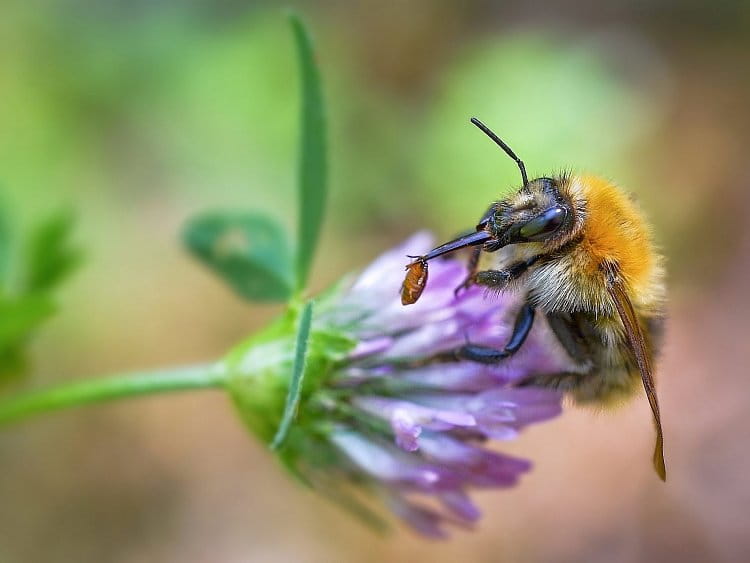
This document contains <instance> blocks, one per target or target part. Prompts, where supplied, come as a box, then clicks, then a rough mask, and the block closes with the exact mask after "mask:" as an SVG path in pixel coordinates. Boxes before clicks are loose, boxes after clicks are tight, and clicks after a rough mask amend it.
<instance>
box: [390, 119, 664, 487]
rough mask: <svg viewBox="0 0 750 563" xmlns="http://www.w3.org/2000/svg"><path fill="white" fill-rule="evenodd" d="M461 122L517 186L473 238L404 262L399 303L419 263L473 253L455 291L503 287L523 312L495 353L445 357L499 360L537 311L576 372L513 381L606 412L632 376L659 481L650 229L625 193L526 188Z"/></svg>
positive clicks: (605, 185)
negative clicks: (645, 406) (641, 394)
mask: <svg viewBox="0 0 750 563" xmlns="http://www.w3.org/2000/svg"><path fill="white" fill-rule="evenodd" d="M471 121H472V123H473V124H474V125H476V126H477V127H479V129H481V130H482V131H483V132H484V133H485V134H486V135H487V136H489V137H490V138H491V139H492V140H493V141H494V142H495V143H496V144H497V145H499V146H500V148H502V149H503V150H504V151H505V153H506V154H507V155H508V156H509V157H510V158H512V159H513V160H514V161H515V162H516V164H517V165H518V168H519V170H520V172H521V178H522V181H523V185H522V187H521V188H520V189H519V190H518V191H517V192H516V193H514V194H512V195H511V196H509V197H507V198H506V199H503V200H500V201H496V202H494V203H493V204H492V205H490V207H489V209H488V210H487V212H486V213H485V214H484V215H483V216H482V218H481V220H480V221H479V223H478V224H477V226H476V230H475V231H474V232H472V233H470V234H468V235H466V236H463V237H459V238H457V239H455V240H453V241H450V242H448V243H445V244H443V245H441V246H439V247H437V248H435V249H434V250H432V251H430V252H429V253H427V254H426V255H424V256H420V257H416V261H415V262H412V264H410V265H409V266H407V270H408V271H409V274H411V278H410V279H409V280H408V281H409V283H405V284H404V287H403V290H402V301H403V302H404V304H409V303H413V302H415V301H416V300H417V299H418V298H419V296H420V295H421V290H422V288H423V286H424V284H425V283H426V281H427V262H428V261H429V260H431V259H433V258H435V257H437V256H441V255H443V254H446V253H448V252H452V251H455V250H458V249H459V248H464V247H473V254H472V256H471V259H470V260H469V275H468V277H467V279H466V281H465V282H464V283H463V284H462V285H461V286H459V287H458V288H456V291H461V290H462V289H465V288H467V287H469V286H471V285H474V284H477V285H480V286H484V287H486V288H488V290H490V291H504V290H507V289H511V290H515V291H518V292H520V293H521V294H522V295H524V304H523V306H522V307H521V308H520V310H519V312H518V316H517V318H516V321H515V324H514V328H513V331H512V334H511V336H510V338H509V340H508V342H507V344H506V345H505V347H504V348H502V349H495V348H490V347H485V346H478V345H473V344H470V343H468V344H466V345H465V346H463V347H461V348H459V349H457V350H455V351H453V352H452V353H451V354H452V356H453V357H454V358H459V359H465V360H471V361H474V362H480V363H485V364H492V363H497V362H500V361H502V360H504V359H505V358H508V357H509V356H511V355H512V354H514V353H515V352H516V351H518V350H519V349H520V348H521V347H522V346H523V343H524V340H525V339H526V337H527V336H528V334H529V332H530V331H531V328H532V326H533V324H534V318H535V317H536V316H537V315H544V316H545V317H546V318H547V321H548V323H549V325H550V327H551V328H552V330H553V332H554V334H555V335H556V336H557V338H558V339H559V341H560V343H561V344H562V345H563V347H564V348H565V349H566V350H567V352H568V354H569V355H570V357H571V358H572V359H573V360H574V362H575V366H576V368H575V369H574V370H571V371H570V372H568V373H556V374H547V375H537V376H533V377H531V378H530V379H528V380H526V381H524V383H523V384H525V385H535V386H541V387H547V388H552V389H559V390H561V391H564V392H566V393H567V394H568V395H570V396H572V398H573V399H574V400H575V401H576V402H577V403H589V404H591V403H593V404H611V403H614V402H617V401H619V400H621V399H623V398H627V397H630V396H632V395H633V394H634V393H635V392H636V390H637V388H638V382H639V380H640V381H641V382H642V384H643V388H644V389H645V392H646V397H647V398H648V402H649V404H650V407H651V411H652V413H653V420H654V426H655V429H656V442H655V447H654V454H653V464H654V468H655V470H656V472H657V474H658V475H659V477H661V479H662V480H665V479H666V467H665V463H664V452H663V449H664V439H663V433H662V426H661V416H660V412H659V403H658V401H657V396H656V389H655V386H654V379H653V359H654V354H655V353H656V349H657V346H658V341H659V335H660V333H661V328H662V325H663V319H664V302H665V285H664V269H663V265H662V262H663V260H662V257H661V256H660V254H659V253H658V251H657V249H656V248H655V246H654V243H653V239H652V234H651V229H650V227H649V224H648V222H647V221H646V219H645V218H644V216H643V214H642V213H641V211H640V210H639V209H638V207H637V205H636V204H635V202H634V201H633V200H632V199H631V198H630V197H629V196H628V195H627V194H626V193H625V192H623V191H622V190H621V189H620V188H618V187H617V186H615V185H614V184H612V183H611V182H609V181H607V180H604V179H602V178H599V177H596V176H591V175H585V174H583V175H578V174H562V175H559V176H553V177H541V178H537V179H535V180H532V181H529V180H528V178H527V175H526V168H525V166H524V163H523V162H522V161H521V160H520V159H519V158H518V157H517V156H516V154H515V153H514V152H513V151H512V150H511V149H510V147H509V146H508V145H506V144H505V143H504V142H503V141H502V140H501V139H500V138H499V137H498V136H497V135H495V133H493V132H492V131H491V130H490V129H489V128H488V127H487V126H486V125H484V124H483V123H482V122H481V121H479V120H478V119H476V118H472V120H471ZM410 268H411V269H410ZM415 270H418V272H415ZM416 273H419V274H421V275H420V276H417V275H416ZM407 277H408V276H407Z"/></svg>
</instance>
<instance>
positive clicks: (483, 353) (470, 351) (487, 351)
mask: <svg viewBox="0 0 750 563" xmlns="http://www.w3.org/2000/svg"><path fill="white" fill-rule="evenodd" d="M532 326H534V308H533V307H532V306H531V305H529V304H528V303H526V304H525V305H524V306H523V307H521V310H520V311H519V312H518V316H517V317H516V322H515V324H514V325H513V332H512V333H511V335H510V340H508V343H507V344H506V345H505V347H504V348H503V349H502V350H499V349H497V348H492V347H489V346H478V345H475V344H467V345H466V346H463V347H461V348H459V349H458V350H456V357H457V358H459V359H462V360H471V361H473V362H478V363H480V364H496V363H498V362H499V361H501V360H504V359H505V358H507V357H509V356H512V355H513V354H515V353H516V352H518V350H519V349H520V348H521V346H522V345H523V343H524V341H525V340H526V337H527V336H528V335H529V332H531V327H532Z"/></svg>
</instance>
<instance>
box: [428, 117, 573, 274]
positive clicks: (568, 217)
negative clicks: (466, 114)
mask: <svg viewBox="0 0 750 563" xmlns="http://www.w3.org/2000/svg"><path fill="white" fill-rule="evenodd" d="M471 122H472V123H473V124H474V125H476V126H477V127H478V128H479V129H481V130H482V131H483V132H484V133H485V134H486V135H487V136H488V137H489V138H490V139H492V140H493V141H494V142H495V143H497V145H498V146H499V147H500V148H501V149H503V151H505V153H506V154H507V155H508V156H509V157H510V158H512V159H513V160H514V161H515V162H516V164H517V165H518V169H519V170H520V171H521V179H522V180H523V186H522V187H521V189H520V190H518V192H516V193H515V194H513V195H512V196H510V197H508V198H506V199H504V200H501V201H498V202H495V203H494V204H492V206H490V208H489V210H488V211H487V213H485V215H484V216H483V217H482V219H481V220H480V221H479V224H478V225H477V227H476V232H475V233H471V234H469V235H466V236H463V237H460V238H458V239H455V240H452V241H450V242H447V243H445V244H443V245H441V246H439V247H437V248H435V249H433V250H432V251H430V252H429V253H427V254H426V255H425V256H423V257H422V258H423V259H425V260H430V259H432V258H436V257H437V256H441V255H443V254H445V253H447V252H453V251H454V250H458V249H459V248H464V247H467V246H478V245H482V249H483V250H484V251H486V252H494V251H496V250H499V249H500V248H503V247H504V246H508V245H510V244H522V243H536V244H539V245H541V246H542V247H543V248H544V249H545V251H546V252H552V251H554V250H556V249H558V248H560V247H562V246H563V245H564V244H565V243H567V242H568V241H570V240H573V239H574V238H575V237H576V236H577V235H578V234H579V233H580V232H581V229H582V226H583V220H584V218H585V215H586V214H585V203H583V202H582V201H581V200H575V198H573V197H572V196H571V193H570V189H569V188H570V177H569V176H567V175H561V176H559V177H556V178H547V177H542V178H537V179H536V180H532V181H529V179H528V177H527V176H526V167H525V165H524V163H523V161H522V160H521V159H520V158H518V157H517V156H516V153H514V152H513V150H512V149H511V148H510V147H509V146H508V145H506V144H505V142H503V140H502V139H500V137H498V136H497V135H496V134H495V133H494V132H493V131H492V130H491V129H489V128H488V127H487V126H486V125H485V124H484V123H482V122H481V121H479V120H478V119H477V118H476V117H472V118H471Z"/></svg>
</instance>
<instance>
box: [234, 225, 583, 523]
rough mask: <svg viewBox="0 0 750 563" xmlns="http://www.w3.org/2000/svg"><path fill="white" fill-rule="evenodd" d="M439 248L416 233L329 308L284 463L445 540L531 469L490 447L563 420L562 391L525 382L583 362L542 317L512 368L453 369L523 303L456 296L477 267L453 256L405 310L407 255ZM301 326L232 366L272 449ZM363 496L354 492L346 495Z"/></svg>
mask: <svg viewBox="0 0 750 563" xmlns="http://www.w3.org/2000/svg"><path fill="white" fill-rule="evenodd" d="M430 246H431V238H430V237H429V235H427V234H423V233H420V234H417V235H415V236H414V237H412V238H411V239H409V240H408V241H407V242H406V243H404V245H403V246H401V247H398V248H396V249H393V250H391V251H389V252H387V253H385V254H383V255H382V256H380V257H379V258H378V259H376V260H375V261H374V262H373V263H372V264H371V265H370V266H369V267H367V268H366V269H365V270H364V271H363V272H362V273H361V274H360V275H359V276H358V277H357V278H356V279H355V280H354V281H353V282H350V283H348V284H347V283H345V284H342V285H340V286H339V287H337V288H334V289H333V290H331V291H330V292H328V293H327V294H326V295H324V296H322V297H321V298H320V299H319V300H318V301H317V304H316V312H315V316H314V320H313V325H312V331H311V334H310V345H309V348H310V353H309V355H308V367H307V373H308V375H307V376H306V378H305V383H304V386H303V392H302V400H301V403H300V406H299V411H298V415H297V419H296V420H295V423H294V425H293V426H292V428H291V430H290V431H289V435H288V437H287V438H286V440H285V443H284V446H283V448H281V450H280V451H279V454H280V457H281V459H282V460H283V461H284V462H285V463H286V464H287V465H288V466H289V467H290V468H291V469H292V470H293V471H294V472H295V473H296V474H297V475H299V476H300V477H301V478H302V479H303V480H305V481H306V482H308V483H309V484H311V485H313V486H315V487H317V488H319V489H321V490H323V491H324V492H326V493H328V494H329V495H331V496H333V497H335V498H338V499H343V498H345V499H346V504H347V505H349V506H357V507H358V510H359V509H360V508H362V507H361V505H360V504H359V503H358V501H355V500H354V498H356V495H357V494H358V493H357V491H362V490H369V491H372V492H374V493H375V494H376V495H377V496H378V497H379V498H380V499H382V501H383V502H384V503H385V504H386V505H387V506H388V507H389V508H390V510H391V511H392V512H393V513H395V514H396V515H397V516H399V517H400V518H401V519H403V520H404V521H405V522H407V523H408V524H410V525H411V527H412V528H414V529H415V530H417V531H418V532H420V533H421V534H423V535H426V536H430V537H442V536H444V535H445V527H446V525H447V524H453V525H459V526H464V527H465V526H470V525H471V524H472V523H474V522H475V521H476V520H477V519H478V518H479V510H478V509H477V507H476V506H475V505H474V504H473V503H472V501H471V500H470V498H469V496H468V492H469V491H470V490H472V489H477V488H505V487H511V486H513V485H515V484H516V483H517V482H518V479H519V477H520V476H521V475H522V474H523V473H524V472H526V471H528V470H529V468H530V463H529V462H528V461H526V460H522V459H518V458H515V457H511V456H508V455H504V454H501V453H498V452H495V451H493V450H491V449H489V448H488V447H487V442H488V440H490V439H495V440H510V439H513V438H515V437H516V436H517V435H518V433H519V432H520V431H521V430H522V429H523V428H524V427H525V426H527V425H529V424H532V423H535V422H540V421H543V420H548V419H550V418H553V417H555V416H557V415H558V414H559V413H560V412H561V395H560V394H559V393H558V392H555V391H550V390H546V389H539V388H534V387H519V386H518V385H517V384H518V383H519V382H520V381H522V380H523V379H524V378H526V377H527V376H530V375H537V374H541V373H555V372H560V371H565V370H568V369H570V367H571V360H570V358H569V357H568V356H567V354H566V353H565V351H564V350H563V348H562V347H561V346H560V344H559V343H558V342H557V340H556V339H555V338H554V337H553V335H552V332H551V329H550V328H549V326H548V325H547V324H546V322H544V321H542V320H541V319H540V320H539V322H536V323H535V325H534V328H533V330H532V331H531V333H530V335H529V336H528V338H527V340H526V341H525V343H524V345H523V347H522V348H521V350H520V351H518V352H517V353H516V354H514V355H513V356H512V357H510V358H508V359H507V360H504V361H503V362H502V363H500V364H497V365H482V364H478V363H473V362H470V361H465V360H461V361H458V360H452V361H450V360H446V357H447V356H446V354H444V353H445V352H449V351H451V350H454V349H456V348H458V347H460V346H462V345H464V344H465V343H466V342H467V340H468V341H470V342H471V343H473V344H481V345H485V346H493V347H497V348H502V347H503V346H504V344H505V343H506V342H507V340H508V338H509V336H510V332H511V330H512V326H513V323H514V320H515V314H516V313H517V311H518V309H519V307H520V306H521V304H522V303H521V299H520V297H519V296H518V295H514V294H512V293H503V294H501V295H497V296H492V297H488V296H487V295H485V293H484V291H483V290H482V289H481V288H478V287H472V288H469V289H468V290H467V291H465V292H463V293H461V294H459V295H458V296H456V295H454V289H455V288H456V287H457V286H458V285H459V284H460V283H461V282H462V281H463V280H464V279H465V277H466V274H467V272H466V266H465V265H464V264H463V263H462V262H460V261H457V260H453V259H445V260H438V261H434V262H433V263H432V267H431V272H430V283H429V284H428V287H427V289H426V290H425V293H424V295H423V296H422V299H421V301H419V303H417V304H415V305H413V306H409V307H404V306H402V305H401V303H400V299H399V287H400V284H401V280H402V278H403V266H404V257H405V255H406V254H419V253H420V252H423V251H424V250H426V249H428V248H430ZM293 322H294V312H293V311H292V312H290V313H289V314H288V315H287V316H286V317H284V318H282V319H281V320H280V321H279V322H278V323H277V324H276V325H274V326H273V327H271V328H270V329H269V330H267V331H265V332H263V333H261V334H260V335H258V336H256V337H254V338H253V339H252V340H251V341H249V342H248V343H246V344H245V345H243V346H242V347H240V348H238V350H237V351H235V353H233V354H232V355H230V356H229V358H228V359H227V361H226V368H227V369H228V370H230V372H232V373H233V374H235V375H234V376H233V377H232V379H231V381H232V382H233V383H232V388H233V391H234V397H235V399H236V401H237V403H238V406H239V407H240V411H241V413H242V414H243V416H244V417H245V419H246V421H247V422H248V424H249V426H250V427H251V428H252V429H253V430H254V431H255V432H256V433H257V434H258V435H259V436H260V437H261V438H262V439H264V440H267V441H268V440H270V439H271V437H272V436H273V433H274V431H275V429H276V427H277V426H278V423H279V417H280V413H281V411H282V410H283V404H284V396H285V392H286V386H287V385H288V375H286V374H288V371H289V365H290V363H291V361H292V358H291V355H292V349H293V346H292V345H291V343H290V337H289V332H290V331H289V330H288V328H289V325H291V324H293ZM441 353H442V355H441ZM352 486H353V487H352ZM352 488H353V489H354V491H355V492H354V494H355V497H351V496H346V497H344V496H343V495H342V491H343V490H344V489H352ZM355 503H356V504H355ZM362 509H363V508H362Z"/></svg>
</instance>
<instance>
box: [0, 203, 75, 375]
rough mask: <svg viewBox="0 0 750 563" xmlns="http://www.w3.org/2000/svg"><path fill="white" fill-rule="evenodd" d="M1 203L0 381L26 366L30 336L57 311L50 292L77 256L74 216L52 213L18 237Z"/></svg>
mask: <svg viewBox="0 0 750 563" xmlns="http://www.w3.org/2000/svg"><path fill="white" fill-rule="evenodd" d="M10 215H11V214H10V212H9V210H8V209H6V208H4V207H2V206H1V205H0V386H2V385H3V384H4V383H7V382H8V380H12V379H15V378H16V377H18V376H20V375H22V374H23V373H24V372H25V371H26V368H27V357H26V346H27V344H28V340H29V338H30V337H31V336H32V335H33V334H34V333H35V332H36V331H37V330H38V328H39V325H41V324H42V323H43V322H44V321H46V320H47V319H48V318H49V317H50V316H51V315H52V314H53V313H54V312H55V310H56V306H55V292H56V291H57V290H58V288H59V285H60V284H61V283H62V282H63V281H65V279H66V278H67V277H68V276H69V275H70V273H71V272H72V271H73V270H74V268H75V267H76V266H77V265H78V263H79V262H80V259H81V252H80V250H79V249H78V248H77V247H76V246H74V245H73V243H72V241H71V232H72V229H73V216H72V215H71V214H70V213H68V212H61V213H57V214H55V215H53V216H51V217H49V218H48V219H46V220H45V221H42V222H40V223H38V224H36V225H34V226H33V228H32V229H31V231H30V232H29V233H28V235H27V236H25V237H22V236H21V233H19V231H18V229H17V228H15V227H16V225H14V224H13V223H12V222H11V219H10Z"/></svg>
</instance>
